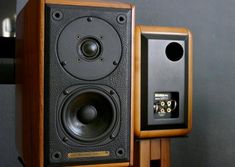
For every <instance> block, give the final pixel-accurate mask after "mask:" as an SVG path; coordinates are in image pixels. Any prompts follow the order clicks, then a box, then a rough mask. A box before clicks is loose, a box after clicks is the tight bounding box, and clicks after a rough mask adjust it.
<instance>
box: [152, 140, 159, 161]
mask: <svg viewBox="0 0 235 167" xmlns="http://www.w3.org/2000/svg"><path fill="white" fill-rule="evenodd" d="M150 149H151V158H150V159H151V160H159V159H161V140H160V139H152V140H151V141H150Z"/></svg>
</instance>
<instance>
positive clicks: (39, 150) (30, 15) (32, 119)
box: [16, 0, 135, 167]
mask: <svg viewBox="0 0 235 167" xmlns="http://www.w3.org/2000/svg"><path fill="white" fill-rule="evenodd" d="M45 3H53V4H64V5H80V6H91V7H93V6H94V7H107V8H125V9H132V19H133V20H132V32H134V27H135V24H134V23H135V20H134V17H135V8H134V6H133V5H131V4H124V3H118V2H114V3H113V2H112V3H111V2H100V1H99V2H98V1H92V2H91V1H89V2H88V1H81V0H80V1H77V0H47V1H46V2H44V0H40V1H39V0H38V1H37V0H29V2H28V3H27V5H26V6H25V8H24V9H23V10H22V11H21V13H20V14H19V15H18V17H17V46H16V48H17V58H16V62H17V63H16V69H17V70H16V82H17V98H18V99H22V102H20V101H19V100H18V102H19V103H20V104H18V105H17V106H19V107H17V109H18V110H17V115H18V120H17V126H20V127H22V132H21V131H20V132H19V133H18V135H17V139H16V140H17V143H18V144H17V145H18V146H17V147H18V148H19V149H18V151H19V152H20V153H21V157H22V159H23V161H24V163H25V165H26V167H43V166H44V149H43V148H44V27H45V26H44V7H45ZM133 41H134V35H133V34H132V42H133ZM133 57H134V44H133V43H132V58H133ZM133 61H134V59H132V63H133ZM133 72H134V71H133V69H132V75H133ZM133 79H134V78H132V81H133ZM132 92H133V87H132ZM131 101H132V104H131V105H133V101H134V100H133V94H132V99H131ZM131 118H132V119H131V137H130V140H131V141H130V150H131V152H130V162H124V163H122V162H121V163H109V164H99V165H86V166H84V165H83V166H80V167H119V166H120V167H123V166H129V165H131V164H133V151H134V134H133V129H134V121H133V108H132V110H131Z"/></svg>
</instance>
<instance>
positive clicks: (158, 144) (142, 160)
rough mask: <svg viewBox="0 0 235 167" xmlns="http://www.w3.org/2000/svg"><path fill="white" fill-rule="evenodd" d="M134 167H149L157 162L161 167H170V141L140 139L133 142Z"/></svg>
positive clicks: (163, 139)
mask: <svg viewBox="0 0 235 167" xmlns="http://www.w3.org/2000/svg"><path fill="white" fill-rule="evenodd" d="M134 159H135V161H134V167H150V165H151V161H153V160H157V161H159V162H160V166H161V167H170V139H167V138H159V139H141V140H136V141H135V157H134Z"/></svg>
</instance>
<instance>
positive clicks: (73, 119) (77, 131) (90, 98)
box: [62, 89, 119, 144]
mask: <svg viewBox="0 0 235 167" xmlns="http://www.w3.org/2000/svg"><path fill="white" fill-rule="evenodd" d="M118 116H119V114H118V109H117V106H116V103H115V101H114V99H113V98H112V96H111V95H109V94H108V93H106V92H105V91H103V90H98V89H86V90H82V91H78V92H76V93H74V94H72V95H71V96H69V97H68V98H67V100H66V101H65V103H64V105H63V109H62V124H63V127H64V129H65V130H66V132H67V133H68V134H69V135H70V136H71V137H73V138H74V139H75V140H77V141H78V142H82V143H85V144H89V143H91V144H92V143H97V142H100V141H103V140H105V139H106V138H109V136H110V135H111V133H112V131H113V129H114V128H115V126H116V124H117V123H118V122H117V121H118V120H119V119H118Z"/></svg>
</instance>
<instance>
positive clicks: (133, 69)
mask: <svg viewBox="0 0 235 167" xmlns="http://www.w3.org/2000/svg"><path fill="white" fill-rule="evenodd" d="M131 8H132V18H131V19H132V25H131V131H130V133H131V134H130V140H131V141H130V164H129V165H130V166H133V164H134V126H135V125H134V117H135V116H134V114H135V113H134V104H135V94H134V91H135V87H134V85H135V77H134V76H135V67H134V65H133V64H134V63H135V43H134V41H135V6H133V5H131Z"/></svg>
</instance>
